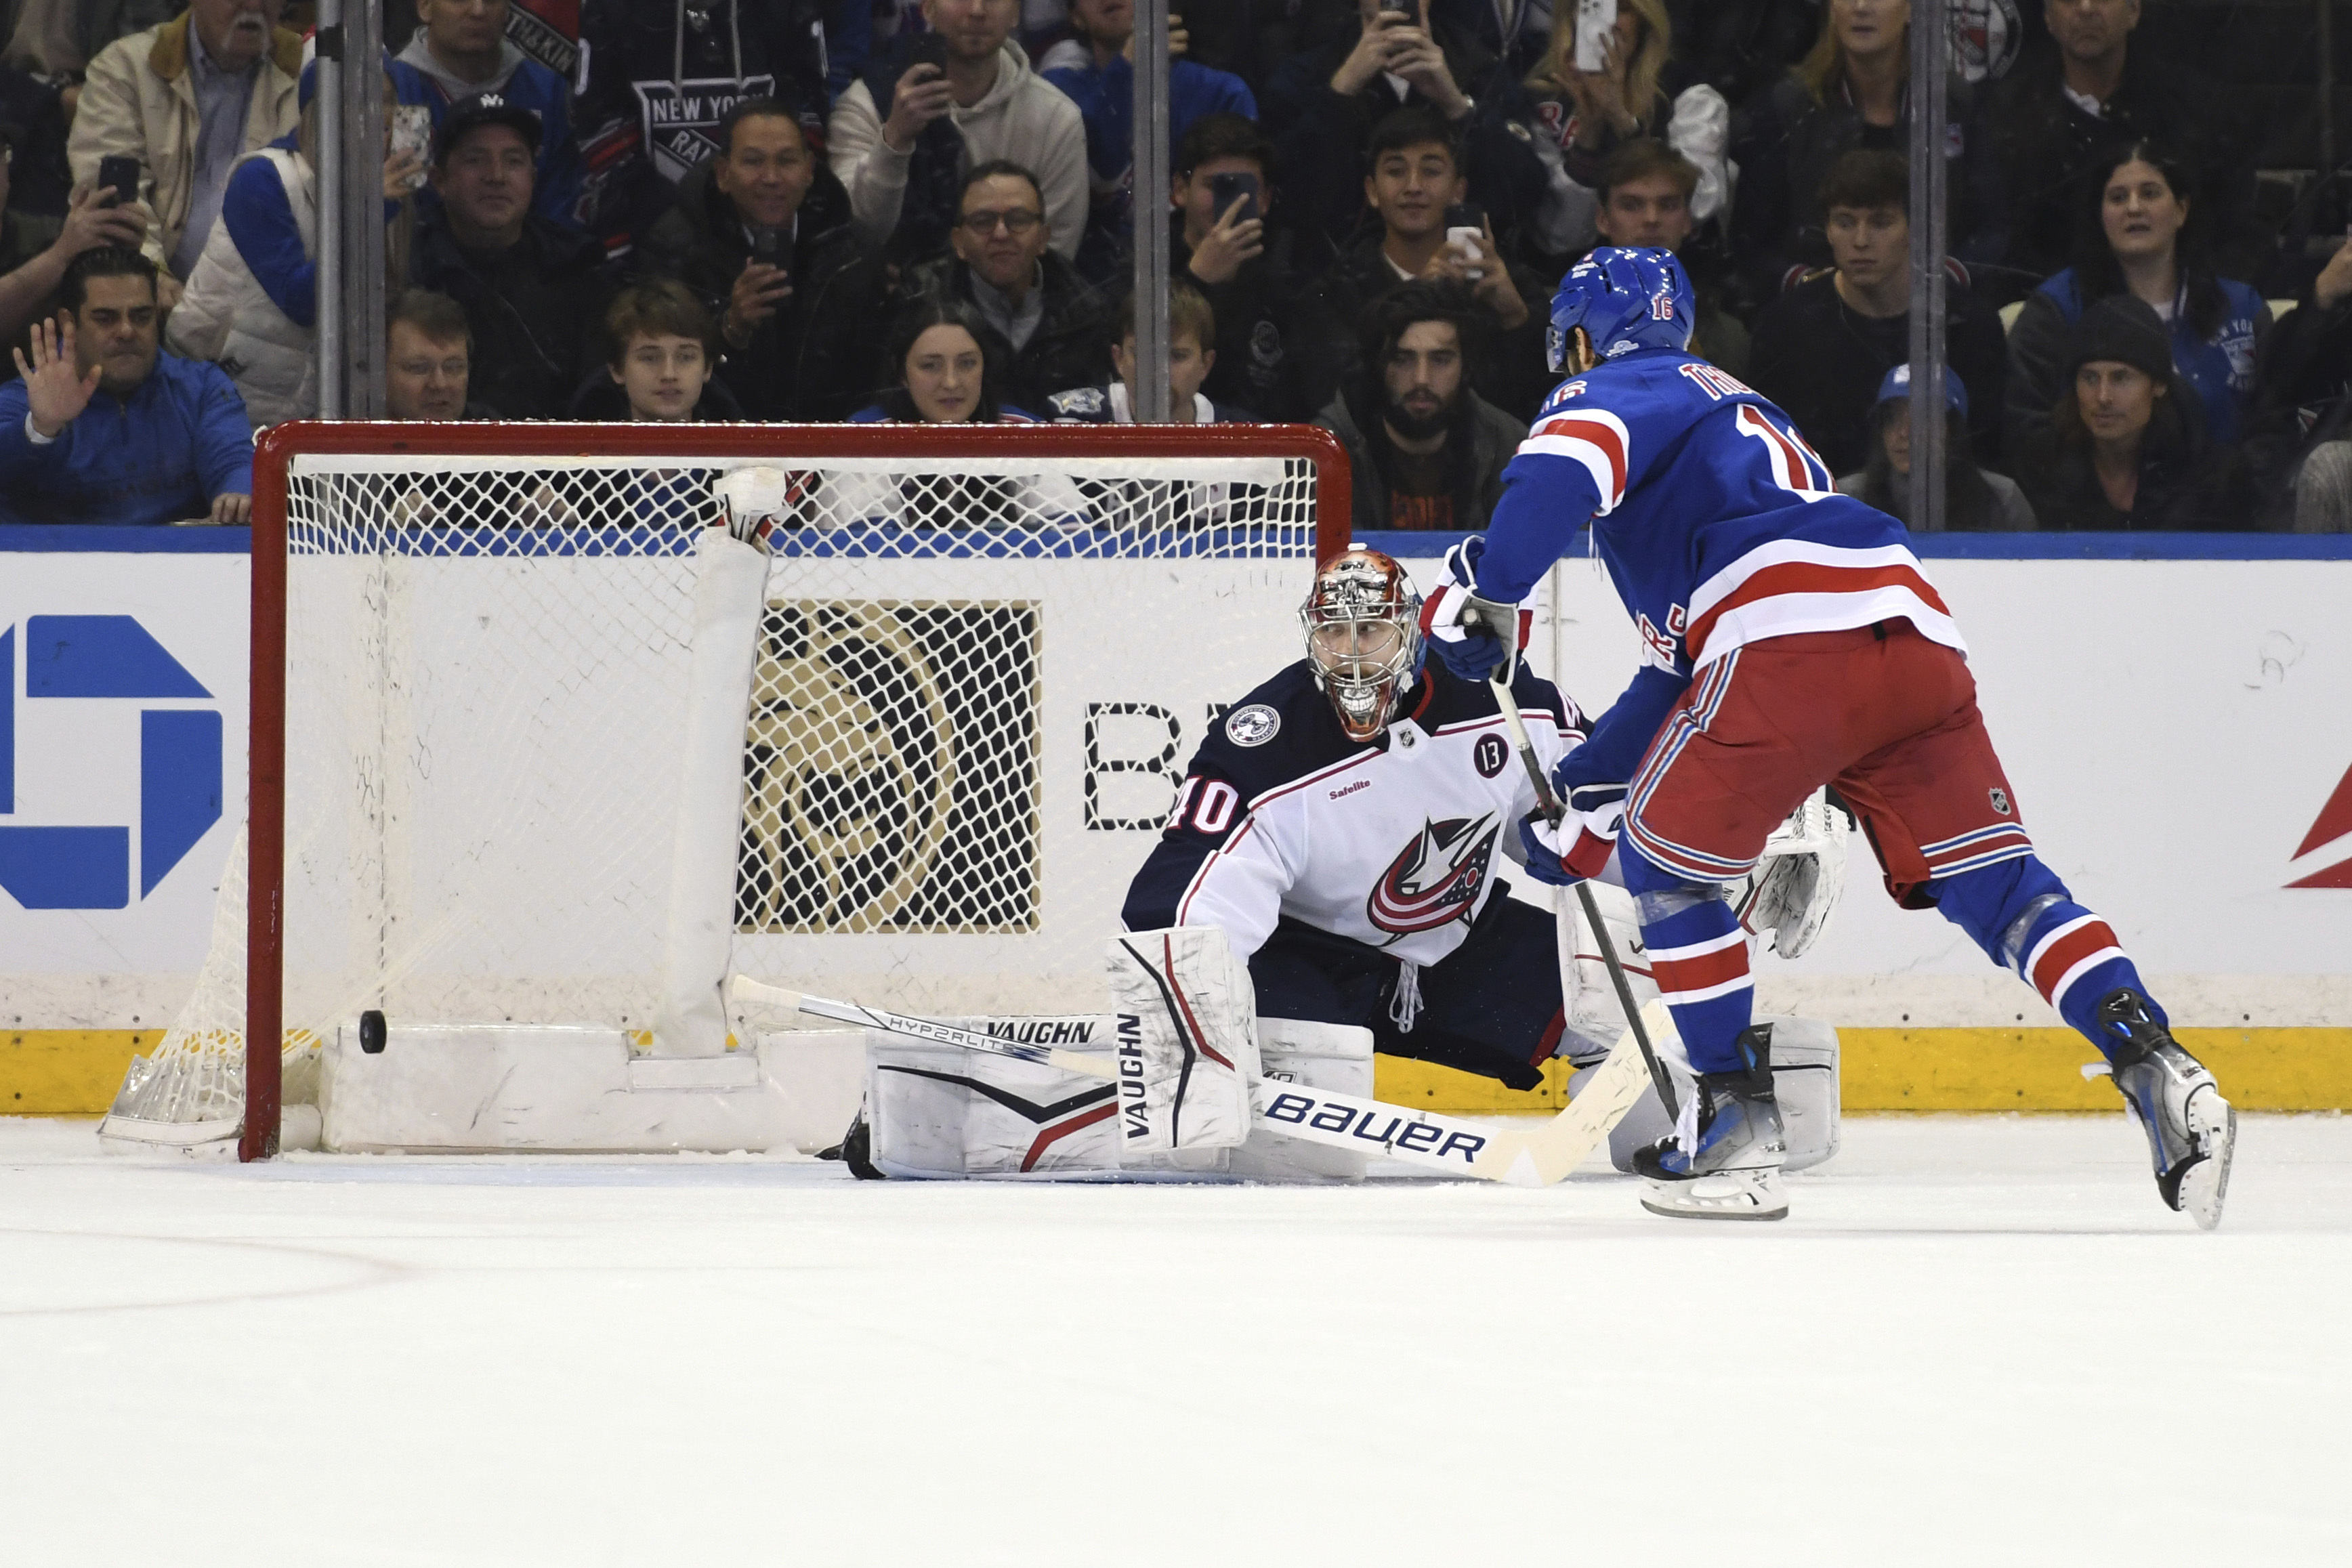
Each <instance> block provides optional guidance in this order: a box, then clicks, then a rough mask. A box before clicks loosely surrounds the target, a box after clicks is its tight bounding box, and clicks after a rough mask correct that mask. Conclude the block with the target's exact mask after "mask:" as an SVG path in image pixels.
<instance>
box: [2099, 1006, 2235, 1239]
mask: <svg viewBox="0 0 2352 1568" xmlns="http://www.w3.org/2000/svg"><path fill="white" fill-rule="evenodd" d="M2099 1022H2100V1023H2101V1024H2102V1025H2104V1026H2105V1027H2106V1028H2107V1029H2110V1030H2114V1031H2115V1032H2116V1033H2117V1034H2120V1035H2123V1036H2124V1037H2125V1038H2126V1040H2127V1041H2128V1043H2127V1044H2126V1045H2125V1046H2124V1047H2123V1048H2121V1049H2120V1050H2118V1051H2116V1058H2115V1082H2116V1089H2117V1090H2118V1091H2120V1092H2122V1094H2123V1097H2124V1103H2125V1104H2126V1106H2128V1107H2129V1108H2130V1110H2131V1113H2132V1118H2133V1120H2135V1121H2137V1123H2138V1124H2139V1125H2140V1131H2141V1132H2143V1133H2145V1134H2147V1150H2148V1157H2149V1160H2150V1162H2151V1164H2152V1165H2153V1166H2155V1170H2156V1190H2157V1194H2158V1196H2159V1197H2162V1198H2163V1199H2164V1201H2165V1204H2166V1206H2167V1207H2171V1208H2175V1209H2185V1210H2187V1211H2188V1213H2189V1218H2192V1219H2194V1220H2196V1221H2197V1224H2198V1226H2199V1227H2200V1228H2202V1229H2206V1230H2210V1229H2212V1228H2214V1227H2215V1226H2217V1225H2219V1224H2221V1205H2222V1202H2223V1200H2224V1199H2226V1198H2227V1197H2229V1193H2230V1159H2231V1155H2233V1154H2234V1153H2235V1152H2236V1145H2237V1139H2238V1113H2237V1112H2236V1111H2235V1110H2234V1109H2233V1108H2231V1104H2230V1103H2229V1102H2228V1101H2226V1100H2224V1099H2222V1098H2221V1086H2220V1085H2219V1084H2217V1083H2215V1082H2214V1081H2213V1074H2212V1073H2210V1071H2206V1068H2205V1065H2204V1064H2203V1063H2202V1062H2200V1061H2198V1060H2197V1059H2196V1058H2195V1057H2193V1056H2191V1055H2189V1052H2188V1051H2184V1050H2182V1049H2181V1047H2180V1043H2179V1041H2178V1040H2174V1039H2173V1038H2172V1034H2171V1031H2170V1030H2167V1029H2166V1028H2165V1027H2164V1026H2163V1025H2162V1024H2160V1023H2158V1022H2157V1020H2156V1016H2155V1014H2154V1013H2153V1012H2152V1011H2151V1010H2150V1009H2149V1007H2148V1004H2147V998H2146V997H2143V996H2141V995H2140V994H2139V993H2138V992H2137V991H2134V990H2128V989H2126V990H2119V991H2116V993H2115V994H2113V995H2112V996H2109V997H2107V998H2105V1000H2103V1001H2101V1002H2100V1003H2099Z"/></svg>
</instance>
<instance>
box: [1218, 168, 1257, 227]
mask: <svg viewBox="0 0 2352 1568" xmlns="http://www.w3.org/2000/svg"><path fill="white" fill-rule="evenodd" d="M1236 199H1238V200H1239V201H1240V202H1241V204H1242V210H1241V212H1240V214H1238V215H1236V216H1235V218H1234V222H1235V223H1244V224H1245V223H1248V222H1249V221H1250V220H1251V219H1252V218H1255V217H1256V216H1257V176H1256V175H1255V174H1243V173H1231V174H1212V175H1210V176H1209V205H1210V209H1211V210H1212V211H1213V212H1214V213H1215V214H1216V221H1218V222H1219V223H1223V221H1224V216H1225V209H1226V208H1228V207H1230V206H1232V205H1233V204H1234V201H1235V200H1236Z"/></svg>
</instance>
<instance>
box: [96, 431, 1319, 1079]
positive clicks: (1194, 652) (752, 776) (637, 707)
mask: <svg viewBox="0 0 2352 1568" xmlns="http://www.w3.org/2000/svg"><path fill="white" fill-rule="evenodd" d="M908 434H909V440H908V446H909V447H910V449H911V450H910V451H909V453H908V455H903V456H892V457H889V458H826V459H823V460H816V459H801V460H793V459H790V458H788V457H785V458H780V456H779V455H778V454H777V453H776V452H775V451H773V450H772V449H767V450H762V451H761V452H760V453H759V454H758V455H756V456H754V455H751V453H749V452H747V453H746V454H745V455H744V456H743V458H742V459H741V460H740V461H741V462H745V463H749V462H759V463H762V464H767V465H778V464H779V463H782V465H784V466H786V467H787V468H789V469H791V470H792V471H793V499H792V503H791V510H790V514H789V516H788V517H785V518H784V519H782V522H781V523H780V525H779V527H778V528H777V529H776V531H775V533H774V535H773V537H772V541H771V548H772V552H773V553H772V560H771V562H770V564H769V567H768V578H767V587H766V591H765V595H764V600H765V606H766V608H765V611H764V613H763V615H762V618H761V626H760V634H759V646H758V649H757V653H756V660H755V664H754V668H753V685H752V696H751V713H750V715H749V720H748V724H747V725H746V727H745V735H744V740H743V747H742V759H741V767H742V777H743V782H744V789H743V801H744V809H743V810H742V813H741V818H740V824H739V833H738V839H737V842H738V846H739V854H738V873H737V878H736V891H735V910H734V915H735V928H736V936H735V951H734V955H733V962H734V966H735V967H737V968H739V969H740V971H742V972H744V973H747V974H751V975H752V976H755V977H761V978H766V979H772V980H774V981H777V982H780V983H786V984H790V985H792V986H794V987H796V988H801V989H804V990H809V991H814V992H818V993H821V994H829V995H845V996H852V997H856V998H858V999H861V1000H866V1001H871V1002H877V1003H881V1004H884V1005H887V1006H891V1007H896V1008H899V1009H904V1010H908V1011H918V1012H927V1013H932V1014H977V1013H983V1012H994V1011H1014V1010H1017V1011H1036V1012H1052V1011H1093V1010H1096V1009H1097V1008H1098V1006H1099V1003H1100V998H1099V997H1098V996H1097V994H1096V993H1097V990H1098V988H1099V985H1100V982H1099V979H1098V977H1097V966H1098V962H1099V956H1100V951H1101V944H1102V942H1103V939H1104V937H1105V936H1107V935H1108V933H1109V932H1110V931H1111V930H1112V929H1114V928H1115V926H1116V924H1117V921H1118V911H1119V905H1120V903H1121V900H1122V898H1123V895H1124V894H1125V890H1126V886H1127V883H1128V882H1129V878H1130V877H1131V876H1132V874H1133V873H1134V871H1135V869H1136V867H1137V866H1139V864H1140V863H1141V861H1142V859H1143V856H1144V855H1145V854H1146V853H1147V852H1149V850H1150V844H1151V842H1152V840H1153V837H1154V835H1155V834H1156V832H1157V830H1158V828H1159V826H1160V821H1161V819H1162V818H1163V817H1164V816H1165V814H1166V812H1167V810H1168V808H1169V805H1170V802H1171V799H1172V795H1173V791H1174V788H1175V785H1176V784H1177V782H1178V781H1179V779H1180V776H1181V769H1182V767H1183V763H1184V760H1185V758H1187V757H1189V755H1190V753H1191V751H1192V748H1193V747H1195V746H1197V745H1198V744H1199V742H1200V740H1201V738H1202V734H1203V733H1204V730H1205V727H1206V726H1207V725H1208V724H1210V723H1212V722H1213V721H1214V719H1215V717H1216V716H1217V715H1218V714H1219V713H1220V712H1221V711H1222V706H1223V704H1225V703H1229V702H1231V701H1233V700H1234V699H1235V698H1237V697H1238V696H1239V695H1241V694H1242V693H1243V692H1244V691H1246V690H1248V689H1249V688H1250V687H1251V686H1253V685H1256V684H1257V683H1258V682H1260V681H1262V680H1264V679H1265V678H1266V677H1267V676H1269V675H1271V674H1273V673H1274V672H1275V671H1276V670H1277V669H1279V668H1280V667H1281V666H1282V665H1284V664H1287V663H1289V662H1290V661H1291V660H1293V659H1295V658H1296V657H1297V654H1298V649H1297V646H1296V644H1295V641H1294V637H1295V632H1294V624H1295V623H1294V621H1293V618H1292V612H1293V611H1294V609H1295V607H1296V604H1297V600H1298V598H1299V596H1300V595H1301V593H1302V592H1303V591H1304V589H1305V586H1306V583H1307V580H1308V576H1309V566H1308V563H1309V562H1310V561H1311V559H1312V558H1313V556H1314V554H1315V550H1316V505H1315V501H1316V497H1315V486H1314V468H1313V465H1312V464H1311V462H1309V461H1308V460H1307V459H1306V458H1304V457H1277V456H1260V457H1249V458H1243V459H1236V458H1234V457H1233V456H1230V455H1219V456H1214V457H1208V456H1201V457H1172V456H1170V457H1163V456H1153V457H1149V458H1141V457H1135V458H1124V459H1121V458H1110V457H1101V456H1081V455H1071V454H1070V453H1069V452H1068V451H1067V449H1066V447H1056V446H1055V445H1054V442H1055V434H1045V437H1044V439H1043V441H1042V442H1041V443H1040V444H1039V447H1038V450H1037V452H1036V453H1033V454H1032V455H1028V456H1027V457H1025V458H1024V457H1021V456H1010V457H1003V456H1000V457H992V458H985V459H973V458H967V457H957V458H953V459H949V458H944V457H928V456H924V455H920V453H919V441H920V434H919V433H908ZM615 439H616V440H621V439H627V440H633V441H639V442H642V441H643V440H645V439H646V433H645V432H643V431H639V432H637V433H634V434H631V435H629V436H627V437H619V436H616V437H615ZM1294 449H1295V448H1294ZM1048 452H1050V453H1051V454H1052V460H1051V463H1050V465H1049V466H1041V465H1043V464H1045V456H1044V455H1043V454H1045V453H1048ZM736 465H737V463H736V462H735V461H733V460H728V461H718V462H714V461H713V460H712V459H710V458H709V457H707V456H706V457H702V458H699V459H691V460H689V459H679V458H667V459H666V458H665V457H664V456H663V455H661V454H659V453H652V454H648V455H628V456H611V457H604V458H522V457H488V458H485V457H415V456H398V457H395V456H384V455H364V456H352V455H325V454H303V455H297V456H295V457H294V458H293V459H292V460H291V462H290V463H289V472H288V484H287V489H288V503H287V521H288V533H289V559H288V572H287V649H288V657H287V664H288V679H287V690H286V779H287V782H286V824H287V825H286V850H287V854H286V885H285V910H286V918H285V931H286V951H285V986H284V991H285V1028H286V1030H287V1031H288V1034H289V1039H290V1038H303V1037H308V1038H313V1039H315V1038H322V1037H325V1036H327V1035H328V1034H330V1033H331V1031H332V1030H334V1029H335V1028H336V1027H337V1026H338V1025H339V1024H348V1023H350V1022H351V1021H352V1019H355V1018H356V1016H357V1015H358V1013H359V1012H360V1011H361V1010H362V1009H371V1008H373V1009H383V1011H384V1012H385V1014H386V1015H387V1017H388V1018H390V1019H393V1020H394V1022H395V1023H396V1024H429V1023H457V1022H499V1021H514V1022H518V1023H586V1024H595V1025H602V1026H606V1027H620V1028H624V1029H629V1030H645V1029H647V1028H649V1027H650V1025H651V1020H652V1018H653V1014H654V1011H655V1009H656V1000H657V997H658V994H659V990H660V982H661V974H660V967H661V956H662V935H663V932H664V929H665V925H666V922H667V918H668V913H669V912H668V909H667V901H668V898H669V893H670V885H671V852H672V846H673V838H674V835H675V832H676V828H677V815H678V809H677V799H678V795H679V786H680V771H679V770H680V767H681V761H680V748H681V744H682V741H683V737H684V735H685V729H686V712H687V706H688V690H689V681H688V672H689V667H690V664H691V659H690V654H691V649H692V641H693V635H694V617H693V606H694V597H695V595H694V581H695V574H696V555H695V548H694V547H695V540H696V538H697V536H698V533H699V532H700V531H701V530H702V529H704V528H707V527H709V526H711V525H712V524H715V523H719V522H722V521H723V520H724V515H723V510H722V508H720V507H719V506H718V505H717V503H716V502H715V501H714V500H713V498H712V497H711V495H710V485H711V482H712V480H713V479H714V478H716V477H717V476H718V475H719V473H720V472H723V471H724V470H725V469H727V468H730V467H733V466H736ZM244 865H245V862H244V856H243V854H242V852H239V853H238V854H237V856H236V866H235V869H234V871H233V873H232V878H231V880H230V882H229V883H226V884H225V885H224V887H223V890H222V910H221V915H220V918H219V920H218V921H217V923H216V929H215V940H214V946H213V952H212V955H211V957H210V959H209V960H208V963H207V967H206V973H205V979H204V981H203V983H202V984H201V985H200V987H199V990H198V994H197V996H196V998H195V999H194V1002H193V1003H192V1004H191V1006H190V1008H189V1009H187V1011H186V1013H185V1014H184V1016H183V1017H182V1019H180V1020H179V1022H178V1023H177V1024H176V1025H175V1027H174V1028H173V1030H172V1032H171V1034H170V1035H169V1036H168V1037H167V1038H166V1040H165V1041H164V1042H163V1044H162V1045H161V1046H159V1048H158V1050H157V1053H156V1058H155V1060H154V1061H153V1062H151V1063H142V1067H141V1068H139V1069H134V1072H133V1078H132V1081H131V1082H127V1083H126V1085H125V1088H124V1093H123V1097H122V1098H121V1100H119V1101H118V1103H117V1106H116V1109H117V1111H118V1113H134V1114H140V1115H148V1114H150V1113H152V1114H153V1115H154V1116H155V1118H156V1119H162V1120H170V1119H175V1118H181V1117H184V1115H185V1111H184V1109H183V1107H185V1106H191V1105H196V1104H201V1105H202V1106H203V1107H205V1109H207V1110H209V1111H215V1112H216V1111H217V1109H218V1107H219V1105H220V1104H222V1103H224V1097H226V1101H227V1102H230V1103H236V1102H241V1096H242V1078H241V1072H240V1071H237V1070H236V1068H235V1067H234V1066H233V1065H232V1064H233V1063H234V1062H235V1061H236V1057H237V1055H238V1054H239V1053H240V1052H241V1051H242V1048H243V1029H244V974H245V918H244V908H243V904H244V900H243V896H242V895H243V891H244ZM232 906H234V907H232ZM200 1079H201V1080H203V1081H204V1086H203V1087H202V1088H201V1089H200V1088H199V1087H198V1086H197V1081H198V1080H200Z"/></svg>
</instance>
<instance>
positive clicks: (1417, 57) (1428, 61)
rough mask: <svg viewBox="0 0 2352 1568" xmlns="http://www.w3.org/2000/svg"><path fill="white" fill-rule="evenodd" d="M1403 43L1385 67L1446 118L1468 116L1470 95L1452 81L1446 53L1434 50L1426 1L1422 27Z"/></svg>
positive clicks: (1454, 118) (1435, 48)
mask: <svg viewBox="0 0 2352 1568" xmlns="http://www.w3.org/2000/svg"><path fill="white" fill-rule="evenodd" d="M1406 40H1407V41H1406V43H1405V45H1404V47H1402V48H1400V49H1399V50H1398V51H1397V52H1396V54H1395V55H1394V56H1393V57H1391V59H1390V61H1389V69H1391V70H1392V71H1394V72H1395V73H1396V74H1397V75H1399V76H1401V77H1402V78H1404V79H1405V80H1407V81H1409V82H1411V83H1412V85H1413V86H1414V87H1415V88H1417V89H1420V90H1421V93H1422V96H1423V97H1424V98H1426V99H1429V100H1430V102H1432V103H1433V104H1435V105H1436V106H1437V109H1438V112H1440V113H1441V114H1443V115H1444V116H1445V118H1446V119H1448V120H1459V119H1461V118H1462V117H1463V116H1464V115H1465V114H1467V113H1468V112H1469V111H1470V99H1469V95H1468V94H1466V93H1465V92H1464V91H1463V90H1462V88H1461V84H1459V83H1458V82H1456V81H1455V80H1454V69H1453V68H1452V67H1451V66H1448V65H1447V64H1446V63H1445V51H1444V49H1441V48H1439V47H1437V37H1436V35H1435V34H1433V33H1432V32H1431V31H1430V30H1429V0H1421V26H1418V27H1415V28H1412V30H1411V31H1410V32H1409V33H1407V34H1406Z"/></svg>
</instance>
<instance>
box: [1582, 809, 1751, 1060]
mask: <svg viewBox="0 0 2352 1568" xmlns="http://www.w3.org/2000/svg"><path fill="white" fill-rule="evenodd" d="M1617 854H1618V864H1619V865H1620V866H1621V867H1622V868H1623V870H1624V873H1625V884H1626V886H1627V888H1628V889H1629V890H1630V891H1632V893H1633V896H1634V901H1635V903H1636V904H1638V905H1639V907H1640V909H1641V912H1642V944H1643V946H1644V947H1646V948H1647V949H1648V950H1649V957H1650V973H1651V975H1652V977H1654V978H1655V979H1656V981H1657V982H1658V990H1659V992H1660V993H1661V994H1662V995H1663V997H1664V999H1665V1003H1666V1006H1667V1008H1668V1009H1669V1010H1671V1011H1672V1012H1673V1014H1674V1016H1675V1030H1676V1031H1677V1032H1678V1033H1680V1034H1681V1035H1682V1037H1683V1049H1684V1050H1685V1051H1687V1052H1688V1053H1689V1055H1690V1061H1691V1066H1692V1068H1693V1069H1694V1070H1695V1071H1699V1072H1738V1071H1744V1070H1745V1069H1746V1068H1747V1067H1748V1061H1746V1059H1745V1058H1743V1057H1742V1056H1741V1055H1740V1053H1739V1048H1738V1040H1739V1037H1740V1035H1741V1034H1742V1033H1743V1032H1745V1031H1746V1030H1747V1028H1748V1023H1749V1021H1750V1019H1752V1017H1753V1015H1754V1012H1755V1002H1756V987H1755V983H1754V982H1753V981H1752V980H1750V979H1749V978H1748V934H1747V933H1746V932H1745V931H1742V930H1741V929H1740V928H1739V919H1738V916H1737V915H1733V914H1732V912H1731V905H1730V904H1727V903H1725V902H1724V898H1723V889H1722V888H1720V887H1717V886H1713V885H1710V884H1707V883H1689V882H1685V881H1683V880H1682V879H1681V878H1679V877H1677V876H1675V874H1674V873H1671V872H1668V871H1666V870H1664V868H1663V867H1660V866H1658V865H1657V864H1655V863H1654V862H1651V861H1649V860H1648V859H1646V858H1645V857H1643V854H1642V852H1640V851H1639V850H1637V849H1635V848H1634V847H1633V845H1632V844H1631V843H1630V842H1629V841H1626V840H1624V839H1622V838H1620V839H1619V840H1618V841H1617Z"/></svg>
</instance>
